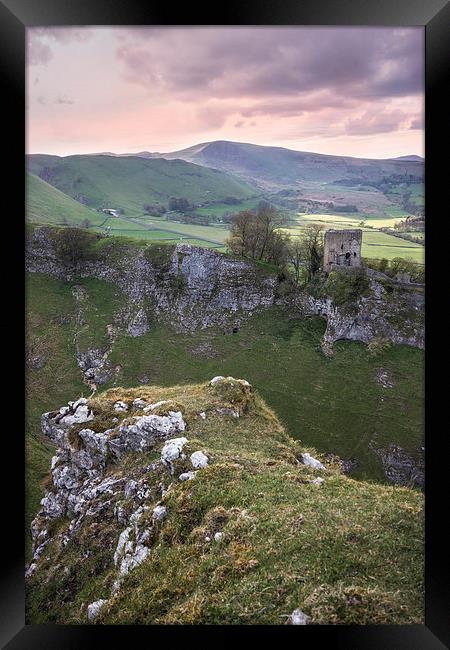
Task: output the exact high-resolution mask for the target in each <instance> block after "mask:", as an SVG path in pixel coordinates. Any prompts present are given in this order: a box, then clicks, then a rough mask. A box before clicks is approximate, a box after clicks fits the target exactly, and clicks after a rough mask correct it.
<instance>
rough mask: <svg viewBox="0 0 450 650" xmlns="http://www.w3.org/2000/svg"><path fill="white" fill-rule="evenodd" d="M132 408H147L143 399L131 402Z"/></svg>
mask: <svg viewBox="0 0 450 650" xmlns="http://www.w3.org/2000/svg"><path fill="white" fill-rule="evenodd" d="M133 406H134V408H136V409H143V408H145V407H146V406H147V402H146V401H145V400H144V399H141V398H140V397H138V398H137V399H135V400H133Z"/></svg>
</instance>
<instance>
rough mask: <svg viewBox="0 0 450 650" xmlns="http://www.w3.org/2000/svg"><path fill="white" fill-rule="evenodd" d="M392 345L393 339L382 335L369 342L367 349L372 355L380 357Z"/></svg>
mask: <svg viewBox="0 0 450 650" xmlns="http://www.w3.org/2000/svg"><path fill="white" fill-rule="evenodd" d="M391 347H392V341H390V340H389V339H385V338H382V337H375V338H373V339H372V340H371V341H369V343H368V344H367V350H368V352H369V354H370V356H372V357H378V356H380V355H382V354H384V352H386V351H387V350H389V348H391Z"/></svg>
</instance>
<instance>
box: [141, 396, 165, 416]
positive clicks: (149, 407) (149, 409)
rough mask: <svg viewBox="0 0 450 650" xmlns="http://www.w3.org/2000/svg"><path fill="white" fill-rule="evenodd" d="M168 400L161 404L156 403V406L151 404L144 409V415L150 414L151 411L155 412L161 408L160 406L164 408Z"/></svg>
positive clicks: (163, 400) (160, 402)
mask: <svg viewBox="0 0 450 650" xmlns="http://www.w3.org/2000/svg"><path fill="white" fill-rule="evenodd" d="M167 403H168V400H166V399H162V400H160V401H159V402H155V403H154V404H149V405H148V406H146V407H145V408H144V413H148V412H149V411H154V410H155V409H157V408H159V407H160V406H163V405H164V404H167Z"/></svg>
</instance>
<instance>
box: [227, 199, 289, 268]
mask: <svg viewBox="0 0 450 650" xmlns="http://www.w3.org/2000/svg"><path fill="white" fill-rule="evenodd" d="M283 225H285V220H284V218H283V217H282V216H281V215H280V214H279V213H278V212H277V210H276V209H275V208H274V207H273V206H271V205H262V206H259V207H258V209H257V210H256V211H252V210H244V211H243V212H238V213H237V214H235V215H233V217H232V219H231V234H230V237H229V238H228V240H227V247H228V249H229V250H230V251H231V252H232V253H233V254H235V255H240V256H241V257H247V258H249V259H252V260H260V261H264V262H271V263H272V264H277V265H280V266H281V265H282V264H283V261H284V257H285V251H286V246H287V237H288V236H287V235H286V234H285V233H284V232H282V231H280V230H279V228H280V227H281V226H283Z"/></svg>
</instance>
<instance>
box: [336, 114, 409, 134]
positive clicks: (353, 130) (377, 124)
mask: <svg viewBox="0 0 450 650" xmlns="http://www.w3.org/2000/svg"><path fill="white" fill-rule="evenodd" d="M407 118H408V116H407V115H405V113H404V112H403V111H400V110H394V111H375V110H373V111H366V112H365V113H364V115H362V116H361V117H359V118H351V119H349V120H348V121H347V122H346V124H345V132H346V133H347V134H349V135H371V134H373V133H390V132H391V131H397V130H398V129H399V128H400V127H401V125H402V124H403V123H404V122H405V120H407Z"/></svg>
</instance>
